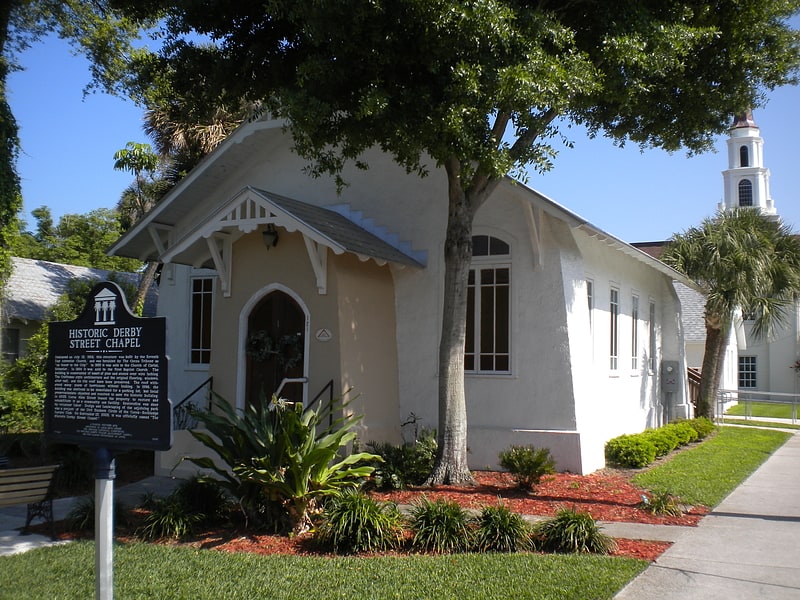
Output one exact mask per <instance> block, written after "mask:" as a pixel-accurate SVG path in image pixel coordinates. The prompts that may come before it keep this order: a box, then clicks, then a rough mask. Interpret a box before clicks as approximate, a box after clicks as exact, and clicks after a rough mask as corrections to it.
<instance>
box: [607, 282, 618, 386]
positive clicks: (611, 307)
mask: <svg viewBox="0 0 800 600" xmlns="http://www.w3.org/2000/svg"><path fill="white" fill-rule="evenodd" d="M608 315H609V331H608V333H609V349H608V355H609V368H610V369H611V370H612V371H617V370H618V369H619V288H618V287H616V286H614V285H612V286H611V289H610V290H609V293H608Z"/></svg>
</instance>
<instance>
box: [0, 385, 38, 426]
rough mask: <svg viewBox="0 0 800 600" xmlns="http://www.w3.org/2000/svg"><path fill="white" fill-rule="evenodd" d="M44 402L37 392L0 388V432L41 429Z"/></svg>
mask: <svg viewBox="0 0 800 600" xmlns="http://www.w3.org/2000/svg"><path fill="white" fill-rule="evenodd" d="M43 417H44V403H43V400H42V397H41V396H40V395H38V394H35V393H33V392H28V391H22V390H0V432H5V433H25V432H28V431H42V429H43V426H44V419H43Z"/></svg>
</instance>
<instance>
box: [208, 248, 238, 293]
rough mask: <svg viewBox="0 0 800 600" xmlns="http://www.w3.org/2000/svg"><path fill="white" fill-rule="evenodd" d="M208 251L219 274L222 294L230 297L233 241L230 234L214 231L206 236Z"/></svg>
mask: <svg viewBox="0 0 800 600" xmlns="http://www.w3.org/2000/svg"><path fill="white" fill-rule="evenodd" d="M206 244H207V245H208V251H209V252H210V253H211V259H212V260H213V261H214V268H215V269H216V270H217V275H218V276H219V282H220V287H221V288H222V295H223V296H224V297H225V298H230V295H231V267H232V256H233V252H232V250H233V242H232V241H231V236H230V235H228V234H225V233H219V232H217V233H214V234H212V235H210V236H209V237H207V238H206Z"/></svg>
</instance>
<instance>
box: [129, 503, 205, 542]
mask: <svg viewBox="0 0 800 600" xmlns="http://www.w3.org/2000/svg"><path fill="white" fill-rule="evenodd" d="M205 518H206V516H205V515H204V514H201V513H193V512H190V511H189V509H188V507H187V506H186V504H184V502H183V501H182V499H181V497H180V495H179V494H176V493H175V492H173V493H172V494H170V495H169V496H167V497H166V498H156V499H154V500H153V501H152V504H151V506H150V512H149V513H148V514H147V515H146V516H145V518H144V524H143V525H142V526H141V527H140V528H139V529H138V530H137V531H136V533H137V535H139V536H140V537H142V538H143V539H145V540H157V539H161V538H173V539H181V538H183V537H186V536H187V535H189V534H190V533H192V531H193V530H194V527H195V525H197V524H198V523H201V522H203V521H204V520H205Z"/></svg>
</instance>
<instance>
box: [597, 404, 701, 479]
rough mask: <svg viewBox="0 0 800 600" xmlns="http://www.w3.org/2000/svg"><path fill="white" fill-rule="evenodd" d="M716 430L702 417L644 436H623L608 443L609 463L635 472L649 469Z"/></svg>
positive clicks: (606, 453)
mask: <svg viewBox="0 0 800 600" xmlns="http://www.w3.org/2000/svg"><path fill="white" fill-rule="evenodd" d="M714 429H715V426H714V424H713V423H712V422H711V421H710V420H709V419H707V418H706V417H698V418H696V419H691V420H688V421H676V422H674V423H670V424H668V425H664V426H663V427H659V428H658V429H648V430H647V431H643V432H642V433H635V434H626V435H620V436H618V437H615V438H613V439H611V440H609V441H608V442H606V446H605V455H606V461H608V462H609V463H612V464H615V465H619V466H622V467H632V468H635V469H639V468H642V467H646V466H647V465H649V464H650V463H652V462H653V461H654V460H655V459H656V457H660V456H666V455H667V454H669V453H670V452H672V451H673V450H675V449H676V448H678V447H680V446H685V445H686V444H688V443H690V442H693V441H696V440H702V439H703V438H705V437H706V436H708V435H709V434H710V433H711V432H712V431H714Z"/></svg>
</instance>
